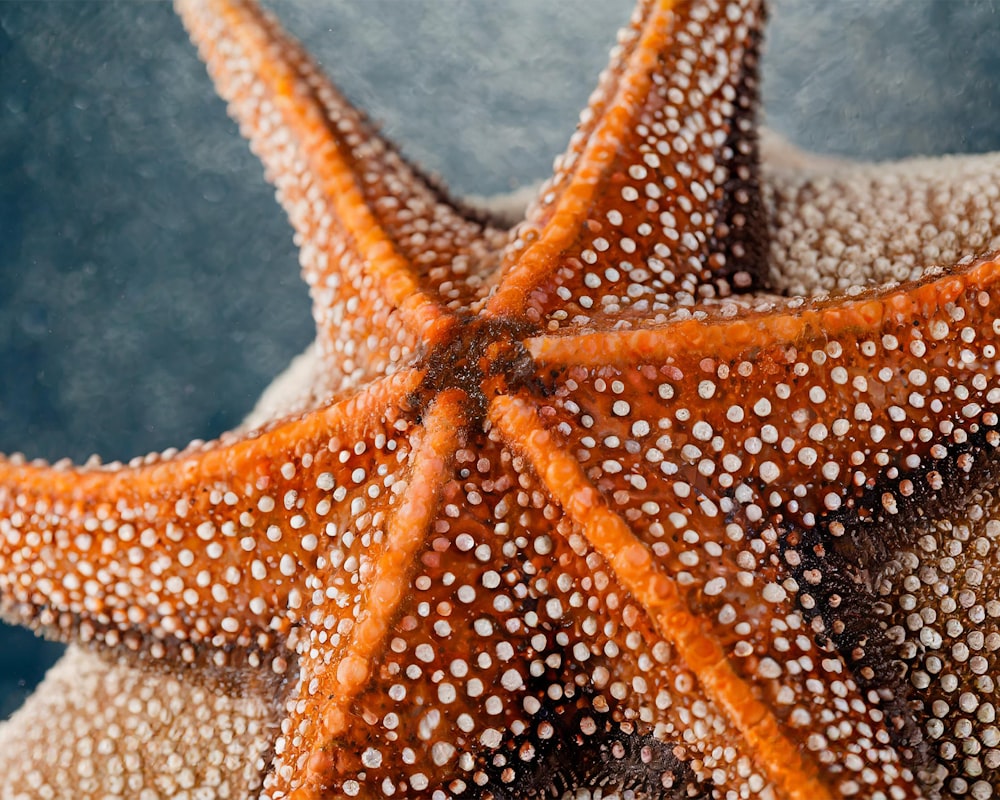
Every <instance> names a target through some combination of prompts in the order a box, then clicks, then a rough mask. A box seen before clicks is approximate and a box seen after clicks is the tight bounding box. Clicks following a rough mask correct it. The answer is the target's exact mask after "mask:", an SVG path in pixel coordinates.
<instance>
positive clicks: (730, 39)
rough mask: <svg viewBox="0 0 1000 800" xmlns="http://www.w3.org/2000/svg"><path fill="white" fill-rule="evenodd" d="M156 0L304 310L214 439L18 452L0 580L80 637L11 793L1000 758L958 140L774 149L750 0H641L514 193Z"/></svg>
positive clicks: (616, 781) (29, 733) (694, 785)
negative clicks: (230, 120) (196, 58)
mask: <svg viewBox="0 0 1000 800" xmlns="http://www.w3.org/2000/svg"><path fill="white" fill-rule="evenodd" d="M177 6H178V9H179V11H180V13H181V16H182V18H183V20H184V22H185V25H186V26H187V28H188V30H189V32H190V33H191V36H192V38H193V39H194V40H195V42H196V43H197V44H198V46H199V49H200V51H201V55H202V57H203V58H204V60H205V61H206V62H207V64H208V67H209V70H210V72H211V73H212V75H213V78H214V80H215V82H216V85H217V87H218V89H219V91H220V93H221V94H222V96H223V97H225V98H226V100H227V101H228V102H229V104H230V109H231V112H232V114H233V115H234V117H235V118H236V119H237V120H238V121H239V122H240V124H241V127H242V129H243V131H244V132H245V134H246V135H247V136H248V138H249V139H250V141H251V145H252V147H253V148H254V150H255V152H256V153H257V154H258V155H259V156H260V158H261V159H262V161H263V162H264V164H265V167H266V170H267V174H268V176H269V178H270V179H271V180H272V181H273V182H274V184H275V185H276V187H277V189H278V194H279V198H280V200H281V202H282V204H283V206H284V207H285V209H286V211H287V212H288V214H289V217H290V220H291V222H292V225H293V227H294V229H295V231H296V237H297V241H298V243H299V245H300V248H301V257H302V265H303V273H304V276H305V279H306V281H307V283H308V284H309V287H310V291H311V294H312V298H313V303H314V316H315V319H316V326H317V341H316V344H315V345H314V347H313V348H312V349H311V350H310V351H309V352H308V353H307V354H306V356H305V357H304V358H303V359H302V360H300V361H299V362H297V364H296V365H294V366H293V368H292V371H291V374H290V375H289V376H287V377H286V378H283V379H281V380H279V383H278V385H277V387H276V389H275V390H274V392H273V393H270V394H268V395H267V396H265V398H263V400H262V403H261V405H260V407H259V409H258V411H257V412H255V414H254V415H252V416H251V418H250V420H248V422H247V424H246V425H245V426H244V427H243V428H241V429H239V430H237V431H234V432H233V433H231V434H227V435H225V436H223V437H221V438H220V439H219V440H218V441H215V442H209V443H194V444H192V445H190V446H189V447H188V448H186V449H184V450H181V451H168V452H165V453H162V454H157V455H153V456H149V457H146V458H140V459H136V460H135V461H133V462H131V463H130V464H127V465H120V464H113V465H100V464H88V465H84V466H74V465H72V464H69V463H57V464H54V465H47V464H43V463H40V462H28V461H26V460H25V459H24V458H22V457H18V456H14V457H11V458H8V459H6V460H3V461H2V462H0V598H2V603H3V610H4V614H5V616H6V617H7V618H8V619H11V620H13V621H16V622H20V623H23V624H26V625H29V626H32V627H34V628H36V629H38V630H41V631H43V632H44V633H46V634H48V635H50V636H53V637H56V638H60V639H63V640H66V641H70V642H74V643H76V646H74V647H72V648H71V650H70V652H69V654H68V655H67V656H66V657H65V658H64V660H63V661H62V662H61V663H60V664H59V665H58V666H57V667H56V668H55V669H54V670H53V671H52V672H51V673H50V674H49V676H48V677H47V678H46V681H45V684H44V685H43V687H42V689H41V690H40V692H39V693H38V694H37V695H36V696H35V697H34V698H32V699H31V700H30V701H29V702H28V704H27V705H26V706H25V708H24V709H22V711H21V712H19V713H18V714H17V715H15V716H14V717H13V718H12V719H11V721H10V722H8V723H6V724H5V726H4V727H3V728H2V729H0V745H2V746H0V774H2V775H3V781H4V785H3V789H4V792H5V794H6V795H11V796H20V795H25V796H45V797H52V796H72V797H99V796H100V797H103V796H109V795H113V796H132V797H146V796H153V795H158V794H162V795H169V796H180V795H182V794H185V793H187V794H189V795H193V794H196V793H197V794H199V795H200V796H207V795H211V796H247V795H257V794H260V795H261V796H266V797H269V798H274V799H275V800H276V799H277V798H297V800H303V799H304V798H319V797H334V796H335V797H344V796H347V797H353V796H359V797H378V796H395V795H399V796H413V797H432V798H435V800H438V799H439V798H445V797H488V798H514V797H530V796H536V795H537V796H540V795H562V794H565V793H574V792H576V791H578V790H584V789H590V790H591V791H592V792H593V793H595V794H596V793H598V792H599V791H605V790H609V789H622V790H628V791H631V792H633V793H634V794H636V795H640V796H651V797H691V796H699V795H701V796H720V797H722V796H730V794H731V795H732V796H737V795H740V796H748V797H782V798H796V799H797V798H811V799H812V800H819V799H821V798H834V797H847V796H861V797H872V798H876V797H887V798H888V797H892V798H905V797H920V796H925V795H933V794H935V793H941V792H944V793H949V794H951V795H956V796H961V795H966V794H969V795H971V796H973V797H976V798H986V797H989V796H990V795H991V794H992V793H993V792H994V791H995V790H996V789H998V788H1000V782H998V777H997V775H996V773H997V772H998V770H997V766H998V761H1000V750H998V745H1000V736H998V733H997V727H996V725H995V724H994V723H995V716H994V715H995V709H994V705H993V701H992V696H993V692H994V684H993V678H992V676H993V675H995V674H996V671H997V669H996V668H997V664H996V660H997V656H996V653H997V651H998V650H1000V625H998V622H997V619H998V618H1000V599H998V597H997V585H996V581H997V579H996V577H995V575H994V573H995V572H996V569H995V567H996V562H997V558H998V557H997V547H998V546H1000V541H998V539H1000V510H998V509H997V504H996V500H995V488H994V487H995V483H996V478H995V469H996V459H997V456H996V449H997V446H998V444H1000V432H998V430H997V427H998V418H997V413H996V411H995V409H996V406H997V404H998V401H1000V379H998V376H997V373H998V369H997V364H998V359H997V351H996V347H997V345H996V340H997V337H998V333H1000V320H998V315H997V313H996V311H997V309H998V307H1000V303H998V301H997V299H996V294H997V292H998V288H997V283H998V281H1000V262H998V261H996V260H994V258H993V257H992V256H991V255H990V253H991V252H992V251H994V250H996V249H997V247H998V246H1000V240H998V234H1000V229H998V227H997V226H995V225H994V220H995V219H997V218H998V215H997V213H996V212H997V208H996V206H997V200H996V194H997V193H996V191H995V190H993V187H992V186H991V185H990V182H989V179H988V177H984V175H986V170H985V167H984V164H985V162H984V161H983V160H958V161H954V162H947V163H946V164H944V165H942V164H941V163H939V162H909V163H902V164H899V165H890V166H884V167H871V166H865V165H860V166H852V165H845V164H822V163H818V162H813V161H809V160H807V159H800V158H799V157H798V156H797V155H796V154H794V153H789V152H788V151H787V149H785V150H782V151H781V153H780V154H778V155H775V153H770V151H768V152H769V153H770V154H771V155H772V156H775V157H773V158H771V160H770V162H769V163H770V167H769V168H768V170H767V171H766V172H763V173H762V172H761V171H760V169H759V166H758V163H759V160H760V159H759V153H758V149H759V148H758V140H757V134H756V126H755V108H756V93H757V80H756V61H757V51H758V48H759V44H760V37H761V31H762V26H763V10H762V8H761V6H760V3H759V2H756V0H744V1H743V2H739V3H737V2H728V3H716V2H712V1H711V0H703V1H694V0H692V2H677V3H674V2H670V1H669V0H663V2H643V3H640V5H639V7H638V9H637V10H636V12H635V14H634V16H633V19H632V22H631V24H630V26H629V28H627V29H626V30H625V31H624V32H623V33H622V35H621V37H620V40H619V44H618V46H617V47H616V49H615V51H614V53H613V55H612V61H611V64H610V65H609V67H608V70H607V71H606V73H605V74H604V75H603V76H602V79H601V82H600V85H599V86H598V89H597V91H596V92H595V94H594V96H593V98H592V101H591V104H590V106H589V108H588V109H587V111H586V112H585V113H584V115H583V117H582V118H581V123H580V126H579V128H578V130H577V133H576V134H575V135H574V137H573V138H572V140H571V142H570V145H569V148H568V150H567V152H566V153H565V155H564V156H562V157H561V158H560V159H559V161H558V162H557V164H556V168H555V173H554V175H553V177H552V179H551V180H550V181H549V182H548V183H547V184H546V185H545V186H544V187H543V188H542V189H541V191H540V192H539V194H538V197H537V199H536V200H535V202H534V203H533V204H532V206H531V207H530V209H529V210H528V212H527V214H526V216H525V218H524V220H523V221H521V222H520V223H519V224H518V225H516V226H515V227H513V228H510V229H508V228H507V227H506V226H503V225H500V224H498V222H497V221H496V220H494V219H492V218H491V217H489V216H488V215H485V214H482V213H478V212H475V211H473V210H470V209H466V208H464V207H462V206H460V205H458V204H455V203H453V202H451V201H450V200H449V199H448V198H447V196H446V195H445V194H444V193H443V191H442V190H441V189H440V188H438V187H437V186H435V185H434V184H433V182H431V181H429V180H427V179H426V178H425V177H424V176H422V175H421V174H420V173H419V171H418V170H416V169H415V168H413V167H412V166H410V165H409V164H407V163H406V162H405V161H404V160H403V159H402V158H401V157H400V156H398V154H397V153H396V152H395V151H394V150H393V149H392V148H391V147H390V146H389V145H388V144H387V143H386V142H385V141H383V140H382V139H381V138H379V137H378V136H377V134H376V133H375V132H374V130H373V128H372V127H371V126H370V125H369V124H368V123H367V122H366V120H365V119H364V118H363V117H362V116H361V115H360V114H359V113H358V112H357V111H355V110H354V109H352V108H351V107H350V106H349V105H348V104H347V102H346V101H345V100H344V99H343V97H342V96H341V95H340V94H339V93H338V92H337V91H336V90H335V89H334V88H333V87H332V86H331V85H330V84H329V83H328V82H327V81H326V80H325V79H324V78H323V77H322V76H321V75H320V74H319V72H318V71H317V69H316V68H315V66H314V65H313V64H312V62H311V61H310V60H309V58H308V57H307V56H306V54H305V53H304V52H303V51H302V50H301V48H299V47H298V46H297V45H296V44H295V43H294V42H293V41H292V40H291V39H290V38H289V37H287V36H286V35H285V34H284V33H283V32H282V31H281V30H280V29H279V27H278V25H277V23H276V22H275V21H274V20H273V19H272V18H271V17H270V16H268V15H267V14H265V13H263V12H261V11H260V10H259V9H258V8H257V7H256V6H255V5H253V4H252V3H249V2H244V1H242V0H179V2H178V3H177ZM800 162H802V163H800ZM990 163H992V162H990ZM994 166H995V165H994Z"/></svg>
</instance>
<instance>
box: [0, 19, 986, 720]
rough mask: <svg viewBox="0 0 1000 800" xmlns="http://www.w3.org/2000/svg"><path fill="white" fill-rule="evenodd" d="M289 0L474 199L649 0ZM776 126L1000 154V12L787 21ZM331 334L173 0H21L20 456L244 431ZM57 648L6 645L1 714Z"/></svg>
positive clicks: (0, 268) (11, 244)
mask: <svg viewBox="0 0 1000 800" xmlns="http://www.w3.org/2000/svg"><path fill="white" fill-rule="evenodd" d="M331 5H332V4H330V5H328V4H315V3H305V2H294V3H293V2H283V3H281V4H280V5H279V6H278V9H279V12H280V14H281V16H282V17H283V18H284V19H285V20H286V21H287V22H288V23H289V25H290V26H291V27H292V28H293V30H294V31H295V32H296V33H297V34H298V35H300V36H302V37H303V38H304V39H305V40H306V41H307V44H308V46H309V47H310V49H311V50H312V51H313V52H314V53H315V54H317V56H318V57H319V59H320V60H321V61H322V62H323V64H324V66H325V67H326V68H327V71H328V72H329V73H331V74H332V75H333V76H334V78H335V80H336V81H337V82H338V84H340V85H341V86H342V87H343V88H344V89H345V90H346V91H347V93H348V95H349V96H350V97H352V98H353V99H354V100H355V101H356V102H357V103H358V104H359V105H360V106H361V107H363V108H366V109H368V110H369V111H370V112H371V114H372V116H373V117H375V118H376V119H378V120H381V121H382V122H383V123H384V130H385V131H386V132H387V133H388V134H389V135H390V136H391V137H392V138H393V139H395V140H396V141H398V142H400V143H401V144H402V145H403V149H404V152H405V153H407V155H409V156H410V157H411V158H413V159H414V160H416V161H418V162H420V163H422V164H424V165H426V166H427V167H428V168H430V169H432V170H434V171H437V172H439V173H441V174H442V175H444V177H445V178H446V179H447V180H448V182H449V183H450V184H451V185H452V186H454V187H455V188H456V189H457V190H458V191H459V192H476V193H480V194H489V193H494V192H500V191H504V190H506V189H509V188H514V187H516V186H518V185H522V184H524V183H530V182H532V181H534V180H537V179H539V178H541V177H544V175H545V174H546V172H547V171H548V168H549V166H550V164H551V160H552V157H553V156H554V155H555V154H556V153H557V152H558V151H559V150H561V149H562V146H563V145H564V143H565V141H566V139H567V137H568V135H569V133H570V131H571V130H572V126H573V124H574V122H575V119H576V115H577V112H578V110H579V108H580V107H582V105H583V104H584V102H585V101H586V98H587V95H588V94H589V92H590V90H591V88H592V86H593V84H594V79H595V76H596V73H597V71H598V70H599V69H600V68H601V67H602V66H603V64H604V62H605V53H606V51H607V49H608V47H609V45H610V44H611V42H612V41H613V31H614V28H615V26H616V25H617V24H618V23H619V22H620V21H622V20H624V19H625V18H626V17H627V14H628V10H629V7H630V3H629V2H627V0H619V2H617V3H608V2H606V0H592V2H589V3H573V4H563V3H559V4H556V3H553V4H551V5H550V4H545V3H537V2H535V1H534V0H512V1H511V2H498V3H491V4H489V5H487V4H486V3H473V4H458V3H454V2H447V3H445V4H440V3H432V4H429V5H424V4H415V3H413V4H411V3H402V2H385V1H383V2H377V3H375V2H368V3H361V2H358V3H354V4H348V3H340V4H337V5H336V7H331ZM774 16H775V24H774V26H773V27H772V30H771V36H770V38H769V55H768V60H767V62H766V64H767V73H766V76H767V77H766V81H765V96H766V100H767V109H768V120H769V122H770V124H771V125H772V126H773V127H776V128H778V129H780V130H782V131H784V132H785V133H786V134H787V135H789V136H790V137H791V138H793V139H795V140H796V141H798V142H800V143H801V144H803V145H805V146H808V147H812V148H814V149H820V150H826V151H833V152H839V153H847V154H853V155H860V156H864V157H890V156H900V155H907V154H914V153H940V152H951V151H980V150H989V149H1000V110H998V104H997V99H998V94H997V91H998V90H997V85H998V80H997V78H998V77H1000V59H998V55H997V50H996V48H995V45H994V41H993V39H994V36H993V33H994V32H995V31H996V29H997V18H996V15H995V12H994V10H993V7H992V6H991V4H990V3H988V2H978V3H974V2H957V1H956V2H952V0H938V2H930V0H882V2H880V3H878V4H869V3H862V2H840V3H836V4H831V3H827V2H821V1H820V0H817V2H808V3H807V2H804V1H801V0H795V1H794V2H793V0H785V2H781V3H779V4H778V9H777V11H776V12H775V15H774ZM310 337H311V324H310V321H309V315H308V299H307V296H306V291H305V287H304V286H303V285H302V283H301V282H300V281H299V279H298V270H297V266H296V261H295V252H294V248H293V247H292V244H291V235H290V231H289V228H288V226H287V223H286V222H285V219H284V216H283V214H282V213H281V211H280V210H279V209H278V208H277V206H276V205H275V204H274V202H273V196H272V191H271V190H270V188H268V187H267V186H266V185H265V184H264V183H263V181H262V179H261V169H260V167H259V165H258V164H257V162H256V161H255V160H254V159H253V157H252V156H251V155H250V154H249V152H248V151H247V148H246V146H245V144H244V143H243V142H242V140H241V139H240V138H239V136H238V135H237V132H236V129H235V126H234V125H233V124H232V123H231V122H229V121H228V120H227V118H226V117H225V114H224V111H223V106H222V103H221V102H220V101H218V100H217V99H215V97H214V95H213V94H212V92H211V89H210V86H209V83H208V80H207V78H206V76H205V73H204V69H203V68H202V66H201V65H200V63H199V62H198V61H197V59H196V58H195V57H194V54H193V52H192V50H191V48H190V46H189V45H188V43H187V41H186V39H185V37H184V35H183V32H182V30H181V28H180V25H179V24H178V23H177V21H176V20H175V19H174V17H173V15H172V13H171V10H170V7H169V5H168V4H165V3H114V2H106V1H102V2H75V1H74V2H38V0H29V1H28V2H18V1H16V0H6V1H5V2H0V450H3V451H13V450H23V451H25V452H26V453H27V454H28V455H30V456H42V457H46V458H58V457H60V456H65V455H69V456H71V457H73V458H75V459H82V458H85V457H86V456H87V455H88V454H90V453H91V452H97V453H100V454H101V455H102V456H103V457H105V458H109V459H111V458H128V457H130V456H132V455H135V454H141V453H145V452H148V451H150V450H159V449H163V448H165V447H168V446H172V445H183V444H184V443H186V442H187V441H188V440H190V439H192V438H196V437H198V438H210V437H213V436H215V435H217V434H218V433H220V432H221V431H223V430H225V429H226V428H228V427H231V426H232V425H234V424H235V423H236V422H238V420H239V419H240V418H241V417H242V416H243V414H245V413H246V411H247V410H248V409H249V408H250V407H251V405H252V404H253V401H254V399H255V398H256V396H257V395H258V394H259V392H260V391H261V390H262V389H263V387H264V386H265V385H266V384H267V383H268V382H269V381H270V379H271V378H272V377H273V376H274V375H275V374H276V373H277V372H279V371H280V370H281V368H282V367H283V366H284V365H285V364H286V363H287V361H288V360H289V358H291V357H292V355H294V354H295V353H297V352H298V351H299V350H301V349H302V348H303V347H304V346H305V344H306V343H307V342H308V341H309V339H310ZM56 652H57V651H56V649H54V647H53V646H51V645H46V644H44V643H41V642H39V641H38V640H35V639H34V638H33V637H31V635H30V634H25V633H23V632H21V631H16V630H13V629H3V628H0V718H2V716H3V715H4V714H5V713H6V712H9V711H10V710H11V709H12V708H13V707H15V706H16V705H17V704H18V703H19V702H20V701H21V699H22V698H23V695H24V692H25V691H26V687H27V686H30V685H33V684H34V682H36V681H37V680H38V679H39V677H40V675H41V672H42V671H43V670H44V668H45V666H46V665H47V664H48V663H50V662H51V661H52V659H53V658H54V657H55V653H56Z"/></svg>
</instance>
